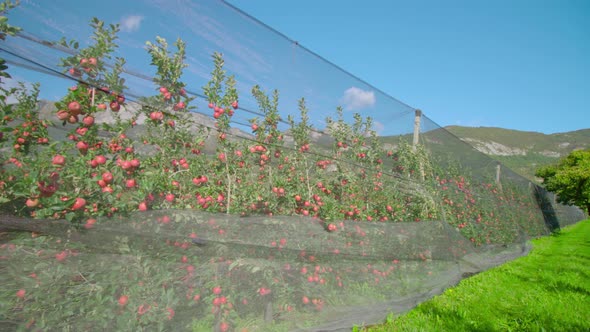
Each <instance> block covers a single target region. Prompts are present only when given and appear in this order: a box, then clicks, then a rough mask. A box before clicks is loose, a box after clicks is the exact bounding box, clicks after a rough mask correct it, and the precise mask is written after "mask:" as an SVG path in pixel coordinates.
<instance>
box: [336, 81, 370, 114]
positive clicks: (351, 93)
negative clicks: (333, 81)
mask: <svg viewBox="0 0 590 332" xmlns="http://www.w3.org/2000/svg"><path fill="white" fill-rule="evenodd" d="M340 102H341V103H342V104H344V109H345V110H349V111H353V110H359V109H363V108H367V107H371V106H373V105H375V93H374V92H373V91H365V90H363V89H359V88H357V87H354V86H353V87H351V88H349V89H347V90H346V91H344V97H342V99H341V100H340Z"/></svg>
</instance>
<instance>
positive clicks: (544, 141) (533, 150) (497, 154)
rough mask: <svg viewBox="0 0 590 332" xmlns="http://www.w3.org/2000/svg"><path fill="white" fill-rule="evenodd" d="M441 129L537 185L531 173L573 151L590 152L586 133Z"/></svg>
mask: <svg viewBox="0 0 590 332" xmlns="http://www.w3.org/2000/svg"><path fill="white" fill-rule="evenodd" d="M444 129H446V130H448V131H449V132H450V133H452V134H453V135H455V136H457V137H458V138H460V139H461V140H462V141H464V142H466V143H468V144H469V145H471V146H473V147H474V148H475V149H477V150H479V151H480V152H483V153H485V154H486V155H488V156H490V157H491V158H493V159H496V160H498V161H500V162H501V163H503V164H504V165H506V166H507V167H509V168H511V169H512V170H513V171H515V172H517V173H519V174H520V175H523V176H524V177H526V178H528V179H530V180H533V181H536V182H539V179H536V178H535V175H534V174H535V171H536V170H537V169H538V168H539V167H541V166H544V165H548V164H552V163H555V162H557V161H558V160H559V158H561V157H564V156H566V155H568V154H569V153H570V152H571V151H573V150H579V149H588V148H590V129H582V130H576V131H570V132H566V133H556V134H548V135H547V134H543V133H538V132H528V131H519V130H511V129H503V128H494V127H461V126H448V127H445V128H444Z"/></svg>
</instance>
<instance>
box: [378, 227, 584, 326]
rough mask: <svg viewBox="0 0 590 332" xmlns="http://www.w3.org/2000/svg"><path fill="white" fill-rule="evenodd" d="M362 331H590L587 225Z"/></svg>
mask: <svg viewBox="0 0 590 332" xmlns="http://www.w3.org/2000/svg"><path fill="white" fill-rule="evenodd" d="M532 242H533V250H532V252H531V253H530V254H529V255H528V256H526V257H521V258H519V259H516V260H514V261H512V262H509V263H507V264H504V265H502V266H500V267H497V268H494V269H491V270H489V271H486V272H484V273H480V274H478V275H475V276H473V277H471V278H469V279H466V280H463V281H462V282H461V283H460V284H459V285H457V287H455V288H451V289H448V290H446V291H445V292H444V293H443V294H441V295H440V296H437V297H435V298H433V299H432V300H430V301H428V302H425V303H422V304H421V305H419V306H418V307H416V308H415V309H414V310H412V311H410V312H408V313H407V314H405V315H403V316H400V317H397V318H394V317H389V318H388V321H387V323H385V324H383V325H379V326H374V327H372V328H370V329H368V330H367V331H370V332H377V331H590V220H585V221H582V222H579V223H578V224H576V225H573V226H570V227H567V228H564V229H562V231H561V232H560V233H559V234H556V235H552V236H548V237H544V238H540V239H537V240H533V241H532Z"/></svg>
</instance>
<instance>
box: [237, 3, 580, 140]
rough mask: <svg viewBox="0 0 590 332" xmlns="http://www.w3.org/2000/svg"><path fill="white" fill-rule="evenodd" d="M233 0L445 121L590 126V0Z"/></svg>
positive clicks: (539, 127) (537, 127)
mask: <svg viewBox="0 0 590 332" xmlns="http://www.w3.org/2000/svg"><path fill="white" fill-rule="evenodd" d="M229 2H230V3H231V4H233V5H235V6H236V7H239V8H241V9H242V10H244V11H245V12H247V13H249V14H251V15H253V16H254V17H256V18H257V19H259V20H261V21H262V22H264V23H266V24H268V25H269V26H271V27H273V28H275V29H277V30H278V31H281V32H282V33H284V34H286V35H287V36H289V37H290V38H292V39H294V40H297V41H298V42H299V43H301V44H302V45H303V46H305V47H307V48H309V49H311V50H312V51H314V52H315V53H317V54H319V55H321V56H323V57H325V58H326V59H328V60H330V61H332V62H333V63H335V64H337V65H338V66H341V67H343V68H345V69H346V70H348V71H350V72H351V73H353V74H355V75H357V76H359V77H360V78H362V79H364V80H366V81H367V82H369V83H370V84H371V85H374V86H376V87H378V88H379V89H381V90H383V91H384V92H386V93H387V94H389V95H392V96H394V97H396V98H398V99H400V100H401V101H403V102H405V103H407V104H409V105H411V106H413V107H416V108H420V109H422V110H423V111H424V112H425V113H426V114H427V115H428V116H429V117H430V118H431V119H433V120H434V121H436V122H438V123H439V124H441V125H448V124H460V125H467V126H499V127H505V128H512V129H520V130H529V131H540V132H544V133H554V132H563V131H570V130H576V129H583V128H590V1H585V0H580V1H570V0H556V1H544V0H532V1H529V0H516V1H512V0H498V1H483V0H481V1H456V0H451V1H436V0H433V1H425V0H417V1H387V0H381V1H379V0H366V1H351V0H340V1H317V0H315V1H310V0H298V1H270V0H268V1H265V0H229Z"/></svg>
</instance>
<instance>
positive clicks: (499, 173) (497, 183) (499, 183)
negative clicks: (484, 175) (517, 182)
mask: <svg viewBox="0 0 590 332" xmlns="http://www.w3.org/2000/svg"><path fill="white" fill-rule="evenodd" d="M501 172H502V165H501V164H500V163H498V164H497V165H496V185H497V186H498V188H500V190H502V183H501V182H500V175H501Z"/></svg>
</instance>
